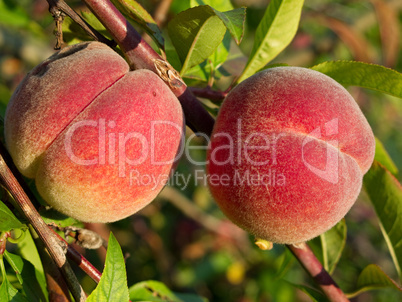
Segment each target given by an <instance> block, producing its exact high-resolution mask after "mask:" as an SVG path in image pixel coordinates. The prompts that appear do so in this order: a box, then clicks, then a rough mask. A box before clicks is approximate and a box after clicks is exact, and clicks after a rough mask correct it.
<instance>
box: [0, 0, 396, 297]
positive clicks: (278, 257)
mask: <svg viewBox="0 0 402 302" xmlns="http://www.w3.org/2000/svg"><path fill="white" fill-rule="evenodd" d="M139 2H141V3H142V4H143V6H144V7H145V8H146V9H147V10H148V12H150V13H151V14H153V13H154V10H155V8H156V7H157V6H158V3H159V1H157V0H151V1H139ZM68 3H69V4H70V5H71V6H73V7H74V8H76V9H78V10H79V9H83V10H86V9H85V7H83V6H82V5H81V4H80V2H79V1H68ZM232 3H233V5H234V6H235V7H239V6H242V5H245V6H247V18H246V33H245V38H244V40H243V42H242V43H241V45H240V47H237V46H236V45H235V44H234V43H232V44H231V45H230V57H231V58H232V60H230V61H229V62H227V63H226V64H225V66H223V69H222V77H221V78H220V79H219V80H217V81H216V82H215V85H216V87H218V88H220V89H225V88H226V87H227V86H228V85H229V83H230V81H231V80H232V78H230V77H225V72H224V71H225V70H226V71H228V72H230V73H236V70H239V71H240V70H241V69H242V68H241V67H242V66H244V64H245V61H246V57H247V55H248V54H249V53H250V52H251V47H252V45H253V41H252V40H253V37H254V32H255V30H256V27H257V26H258V24H259V21H260V19H261V18H262V16H263V14H264V11H265V8H266V6H267V4H268V1H263V0H249V1H246V0H237V1H232ZM188 7H189V4H188V1H180V0H174V1H173V3H172V5H171V8H170V11H169V12H168V14H167V19H168V20H169V19H170V18H172V17H173V16H174V15H175V14H177V13H178V12H180V11H181V10H184V9H186V8H188ZM47 10H48V6H47V2H46V1H44V0H35V1H30V0H19V1H12V0H0V114H1V116H4V112H5V108H6V105H7V102H8V100H9V98H10V96H11V94H12V92H13V91H14V89H15V88H16V86H17V85H18V83H19V81H20V80H21V79H22V78H23V77H24V75H25V74H26V73H27V72H28V71H29V70H30V69H31V68H32V67H34V66H35V65H37V64H38V63H39V62H41V61H42V60H43V59H45V58H46V57H48V56H49V55H50V54H52V53H53V46H54V44H55V38H54V36H53V30H54V23H53V19H52V17H51V15H50V14H49V13H48V11H47ZM401 21H402V2H401V1H398V0H390V1H379V0H373V1H364V0H355V1H328V0H324V1H318V0H307V1H305V5H304V7H303V13H302V18H301V22H300V27H299V30H298V33H297V35H296V37H295V39H294V40H293V42H292V43H291V45H290V46H289V47H288V48H287V49H286V50H285V51H284V52H282V53H281V54H280V55H279V56H278V57H277V58H276V59H275V60H274V61H273V62H271V63H273V64H276V63H278V64H279V63H286V64H289V65H295V66H303V67H310V66H313V65H315V64H318V63H320V62H323V61H328V60H352V59H353V60H359V61H365V62H370V63H376V64H381V65H385V66H388V67H391V68H393V69H395V70H397V71H399V72H401V71H402V56H401V51H400V41H401V35H400V32H401V31H400V29H401V23H402V22H401ZM163 31H164V34H165V35H164V36H167V32H166V31H167V28H166V22H165V23H164V27H163ZM188 82H189V83H191V84H195V85H204V86H205V83H201V84H200V81H199V80H195V79H188ZM349 91H350V92H351V93H352V95H353V96H354V97H355V99H356V101H357V102H358V104H359V106H360V108H361V109H362V111H363V113H364V114H365V116H366V117H367V119H368V121H369V123H370V125H371V127H372V128H373V131H374V133H375V135H376V136H377V137H378V138H379V139H380V140H381V141H382V142H383V143H384V146H385V148H386V150H387V151H388V152H389V154H390V156H391V157H392V159H393V160H394V162H395V163H396V165H397V167H398V169H399V171H401V170H402V157H401V154H402V137H401V129H402V103H401V101H400V99H397V98H395V97H392V96H389V95H385V94H382V93H377V92H374V91H369V90H365V89H361V88H357V87H352V88H350V89H349ZM209 105H210V106H211V107H213V104H209ZM190 134H191V132H190V131H189V132H188V135H190ZM192 143H193V144H195V145H203V144H204V143H205V142H204V141H203V140H202V139H197V140H193V141H192ZM191 156H192V157H193V158H197V159H202V158H204V157H205V154H204V153H203V152H202V151H199V150H198V151H192V153H191ZM195 169H200V167H198V166H197V167H196V166H193V165H191V163H190V162H188V161H187V160H186V159H185V158H184V157H183V159H182V161H181V162H180V164H179V167H178V171H179V172H180V173H182V174H183V175H190V174H191V173H193V175H194V173H195ZM401 175H402V173H401V174H400V175H399V180H401V179H402V178H401ZM175 187H176V189H178V190H179V191H181V193H182V194H183V195H184V197H185V198H176V197H175V194H177V191H174V190H171V189H166V190H164V191H163V192H162V193H161V194H160V196H159V197H158V198H157V199H156V200H155V201H154V202H153V203H152V204H150V205H149V206H147V207H146V208H144V209H143V210H142V211H141V212H139V213H137V214H135V215H134V216H132V217H130V218H127V219H125V220H123V221H120V222H117V223H113V224H110V225H107V226H105V225H91V226H88V227H91V228H94V229H96V230H97V231H99V232H100V233H101V234H102V235H103V237H104V238H106V239H107V238H108V232H109V230H111V231H113V233H114V234H115V236H116V238H117V240H118V241H119V243H120V245H121V246H122V250H123V253H124V254H125V256H126V264H127V277H128V284H129V286H130V285H132V284H134V283H136V282H139V281H143V280H148V279H154V280H160V281H163V282H164V283H165V284H166V285H167V286H169V287H170V288H171V289H173V290H175V291H177V292H187V293H197V294H199V295H201V296H204V297H206V298H208V299H210V300H211V301H244V302H245V301H295V300H297V301H310V300H309V298H308V296H307V295H306V294H304V293H303V292H302V291H301V290H298V289H295V287H294V286H292V285H291V283H295V284H309V283H310V280H309V279H308V276H307V275H306V274H305V273H304V271H303V270H302V269H301V267H300V265H299V264H298V263H297V262H296V261H295V260H293V258H292V256H291V255H290V254H289V252H288V251H287V250H286V249H285V248H284V247H283V246H275V247H274V248H273V250H271V251H260V250H258V249H257V248H256V247H255V246H254V244H253V240H252V238H249V236H248V235H247V234H245V233H244V232H242V231H241V230H238V229H237V228H235V227H233V226H232V225H231V224H230V223H228V222H226V220H225V218H224V217H223V215H222V214H221V212H220V211H219V209H218V208H217V206H216V205H215V203H214V201H213V200H212V199H211V197H210V195H209V193H208V190H207V188H206V186H203V185H202V184H198V185H197V186H196V185H195V184H194V181H193V182H192V184H191V185H190V186H189V187H187V188H185V189H184V190H183V187H182V186H181V185H180V184H178V183H176V184H175ZM211 217H216V218H218V219H216V220H214V219H210V218H211ZM346 224H347V227H348V237H347V244H346V247H345V250H344V252H343V254H342V257H341V259H340V262H339V264H338V266H337V268H336V270H335V272H334V275H333V276H334V278H335V280H336V281H337V282H338V284H339V285H340V287H341V288H342V289H343V290H344V291H345V292H352V291H353V290H354V289H355V288H356V280H357V278H358V276H359V274H360V272H361V271H362V270H363V269H364V268H365V267H366V266H367V265H368V264H370V263H375V264H377V265H379V266H380V267H381V268H382V269H383V270H384V271H385V272H386V273H387V274H388V275H389V276H390V277H392V278H393V279H395V280H397V279H398V276H397V273H396V271H395V268H394V266H393V263H392V260H391V257H390V255H389V252H388V249H387V247H386V243H385V241H384V239H383V237H382V235H381V231H380V229H379V226H378V221H377V218H376V215H375V213H374V210H373V207H372V205H371V204H370V202H369V200H368V197H367V196H366V194H365V193H364V192H362V194H361V195H360V196H359V199H358V201H357V202H356V204H355V206H354V207H353V208H352V210H351V211H350V213H349V214H348V215H347V216H346ZM27 240H28V239H27ZM26 244H27V245H29V244H30V243H28V242H27V243H26ZM15 248H17V247H15ZM81 252H82V253H83V254H85V256H86V257H87V258H88V259H89V260H90V261H91V262H92V263H93V264H95V266H97V267H98V269H100V270H101V269H102V267H103V261H104V257H105V251H104V250H99V251H84V250H81ZM30 257H31V259H30V261H31V262H33V263H35V262H38V260H37V259H35V256H34V255H33V256H30ZM8 270H9V271H10V272H11V270H10V268H8ZM77 274H78V276H79V278H80V281H81V284H83V286H84V289H85V290H86V291H87V292H90V291H91V290H92V289H93V288H94V287H95V283H94V282H93V281H92V280H90V279H89V277H87V276H85V275H84V274H82V273H81V272H80V271H79V270H77ZM9 277H10V280H11V281H12V280H13V279H12V278H13V276H12V274H10V276H9ZM14 279H15V275H14ZM14 281H16V280H14ZM15 284H17V282H15ZM16 286H17V285H16ZM401 297H402V296H401V294H400V293H398V292H397V291H394V290H387V289H383V290H377V291H372V292H368V293H364V294H362V295H360V296H358V297H357V298H355V301H368V302H370V301H398V300H401Z"/></svg>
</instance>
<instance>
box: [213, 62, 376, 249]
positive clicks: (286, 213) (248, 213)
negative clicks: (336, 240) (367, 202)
mask: <svg viewBox="0 0 402 302" xmlns="http://www.w3.org/2000/svg"><path fill="white" fill-rule="evenodd" d="M374 149H375V141H374V135H373V133H372V131H371V128H370V126H369V124H368V122H367V120H366V119H365V117H364V115H363V114H362V112H361V111H360V109H359V107H358V105H357V104H356V102H355V101H354V99H353V98H352V96H351V95H350V94H349V93H348V92H347V90H346V89H344V88H343V87H342V86H341V85H340V84H338V83H337V82H336V81H334V80H333V79H331V78H330V77H328V76H326V75H324V74H321V73H319V72H316V71H313V70H310V69H306V68H300V67H277V68H271V69H267V70H264V71H262V72H259V73H257V74H255V75H254V76H252V77H250V78H248V79H247V80H245V81H243V82H242V83H240V84H239V85H237V86H236V87H235V88H234V89H233V90H232V91H231V92H230V93H229V94H228V96H227V97H226V99H225V100H224V102H223V104H222V107H221V109H220V111H219V114H218V116H217V119H216V124H215V127H214V130H213V133H212V136H211V143H210V148H209V151H208V164H207V174H208V181H209V188H210V191H211V193H212V195H213V197H214V198H215V200H216V201H217V203H218V205H219V207H220V208H221V210H222V211H223V213H224V214H226V216H227V217H228V218H229V219H230V220H232V221H233V222H234V223H235V224H237V225H238V226H240V227H241V228H243V229H245V230H247V231H248V232H250V233H251V234H253V235H254V236H256V237H258V238H262V239H266V240H268V241H271V242H274V243H282V244H296V243H300V242H304V241H307V240H310V239H312V238H314V237H316V236H318V235H320V234H322V233H324V232H325V231H327V230H329V229H330V228H331V227H333V226H334V225H335V224H336V223H337V222H339V221H340V220H341V219H342V218H343V217H344V216H345V215H346V213H347V212H348V211H349V210H350V208H351V207H352V205H353V204H354V202H355V201H356V199H357V197H358V194H359V192H360V190H361V186H362V178H363V175H364V174H365V173H366V172H367V171H368V169H369V168H370V166H371V163H372V161H373V158H374Z"/></svg>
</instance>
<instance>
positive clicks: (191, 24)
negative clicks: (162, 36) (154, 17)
mask: <svg viewBox="0 0 402 302" xmlns="http://www.w3.org/2000/svg"><path fill="white" fill-rule="evenodd" d="M168 31H169V36H170V38H171V40H172V43H173V46H174V47H175V48H176V51H177V53H178V55H179V58H180V61H181V62H182V64H183V66H182V69H181V72H180V73H181V74H182V75H183V74H184V73H185V71H186V70H187V69H189V68H191V67H193V66H195V65H198V64H200V63H201V62H202V61H204V60H205V59H207V58H208V57H209V56H210V55H211V54H212V53H213V52H214V51H215V49H216V48H217V47H218V45H219V44H220V43H221V42H222V40H223V37H224V35H225V32H226V27H225V25H224V24H223V22H222V21H221V20H220V19H219V17H217V16H216V14H215V12H214V10H213V9H212V8H211V7H209V6H197V7H194V8H190V9H188V10H186V11H184V12H181V13H180V14H178V15H177V16H176V17H175V18H174V19H173V20H172V21H170V22H169V25H168Z"/></svg>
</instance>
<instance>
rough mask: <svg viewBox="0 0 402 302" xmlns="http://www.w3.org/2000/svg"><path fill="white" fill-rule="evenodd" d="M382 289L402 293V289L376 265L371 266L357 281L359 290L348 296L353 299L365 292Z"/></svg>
mask: <svg viewBox="0 0 402 302" xmlns="http://www.w3.org/2000/svg"><path fill="white" fill-rule="evenodd" d="M380 288H392V289H396V290H399V291H402V288H401V287H400V286H399V285H398V284H397V283H396V282H395V281H394V280H392V279H391V278H390V277H389V276H387V275H386V274H385V273H384V272H383V271H382V270H381V268H380V267H378V266H377V265H375V264H369V265H367V266H366V267H365V268H364V270H363V271H362V272H361V273H360V275H359V278H358V279H357V289H356V290H355V291H354V292H353V293H350V294H347V297H348V298H353V297H356V296H357V295H359V294H361V293H363V292H366V291H369V290H373V289H380Z"/></svg>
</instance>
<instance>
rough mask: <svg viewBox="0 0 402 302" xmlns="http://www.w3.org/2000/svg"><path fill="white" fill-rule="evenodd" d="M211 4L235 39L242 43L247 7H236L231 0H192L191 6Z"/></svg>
mask: <svg viewBox="0 0 402 302" xmlns="http://www.w3.org/2000/svg"><path fill="white" fill-rule="evenodd" d="M199 5H209V6H210V7H212V8H213V10H214V11H215V14H216V15H217V16H218V17H219V18H220V19H221V20H222V22H223V23H224V24H225V26H226V28H227V29H228V30H229V32H230V34H231V35H232V37H233V39H234V40H235V41H236V43H237V44H240V42H241V40H242V39H243V34H244V24H245V21H246V8H245V7H241V8H237V9H234V7H233V5H232V3H230V1H229V0H190V6H191V7H195V6H199Z"/></svg>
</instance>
